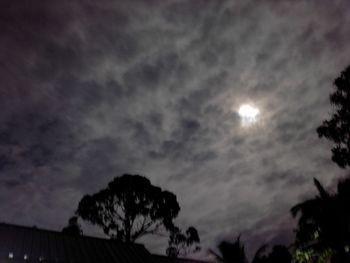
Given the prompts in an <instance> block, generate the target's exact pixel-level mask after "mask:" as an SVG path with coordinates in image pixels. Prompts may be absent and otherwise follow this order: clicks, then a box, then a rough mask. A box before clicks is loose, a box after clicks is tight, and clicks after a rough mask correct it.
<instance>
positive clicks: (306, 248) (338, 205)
mask: <svg viewBox="0 0 350 263" xmlns="http://www.w3.org/2000/svg"><path fill="white" fill-rule="evenodd" d="M314 184H315V186H316V188H317V190H318V195H317V196H315V197H314V198H312V199H309V200H306V201H304V202H302V203H299V204H297V205H295V206H294V207H292V209H291V213H292V215H293V217H298V216H299V218H298V228H297V229H296V241H295V247H296V253H295V254H296V256H297V259H296V260H297V261H299V262H327V260H330V261H331V262H332V263H343V262H350V255H349V253H348V252H349V250H350V181H349V180H345V181H342V182H339V183H338V191H337V193H335V194H331V193H328V192H327V191H326V190H325V189H324V187H323V186H322V184H321V183H320V182H319V181H318V180H317V179H314Z"/></svg>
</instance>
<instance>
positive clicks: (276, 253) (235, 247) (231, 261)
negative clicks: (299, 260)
mask: <svg viewBox="0 0 350 263" xmlns="http://www.w3.org/2000/svg"><path fill="white" fill-rule="evenodd" d="M267 247H268V246H267V245H262V246H261V247H260V248H259V249H258V250H257V251H256V252H255V255H254V257H253V259H252V261H251V262H252V263H291V262H292V255H291V254H290V252H289V250H288V248H287V247H285V246H282V245H276V246H274V247H273V248H272V250H271V251H270V252H269V253H266V249H267ZM218 249H219V251H220V254H221V256H220V255H218V254H216V253H215V252H214V251H212V250H209V252H210V253H211V254H213V255H214V256H215V257H216V259H217V261H218V262H221V263H248V262H249V261H248V259H247V256H246V253H245V249H244V244H243V243H242V242H241V240H240V236H238V237H237V239H236V240H235V241H234V242H228V241H222V242H220V244H219V246H218Z"/></svg>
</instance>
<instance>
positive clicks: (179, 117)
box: [0, 0, 350, 257]
mask: <svg viewBox="0 0 350 263" xmlns="http://www.w3.org/2000/svg"><path fill="white" fill-rule="evenodd" d="M349 10H350V2H349V1H348V0H342V1H340V0H332V1H326V0H325V1H320V0H308V1H306V0H305V1H302V0H300V1H296V0H262V1H258V0H254V1H253V0H239V1H238V0H237V1H228V0H220V1H219V0H215V1H214V0H213V1H210V0H191V1H188V0H187V1H180V0H169V1H165V0H129V1H112V0H100V1H92V0H91V1H88V0H76V1H71V0H60V1H52V0H45V1H36V0H31V1H29V0H24V1H13V0H12V1H10V0H3V1H1V2H0V80H1V89H0V107H1V108H0V123H1V125H0V211H1V216H0V220H1V221H4V222H11V223H15V224H23V225H29V226H32V225H36V226H38V227H43V228H49V229H55V230H60V229H62V227H63V226H64V225H66V223H67V220H68V218H69V217H70V216H71V215H72V214H73V213H74V211H75V209H76V208H77V204H78V202H79V200H80V199H81V198H82V196H83V195H84V194H87V193H94V192H96V191H98V190H100V189H101V188H103V187H105V186H106V184H107V183H108V182H109V181H110V180H111V179H112V178H114V177H115V176H118V175H122V174H124V173H131V174H141V175H144V176H146V177H148V178H149V179H150V180H151V181H152V183H153V184H155V185H159V186H161V187H162V188H163V189H167V190H170V191H172V192H173V193H175V194H176V195H177V198H178V201H179V203H180V206H181V212H180V215H179V217H178V219H177V221H176V222H177V223H178V224H179V225H180V226H182V227H184V228H186V227H188V226H190V225H193V226H195V227H196V228H197V229H198V231H199V234H200V237H201V240H202V244H201V245H202V247H203V249H202V252H201V257H203V256H205V254H206V251H207V249H208V248H215V247H216V245H217V243H218V242H219V241H221V240H223V239H231V240H232V239H233V238H235V237H236V236H237V235H238V234H240V233H241V234H242V240H243V241H244V242H245V243H246V246H247V248H248V250H249V251H250V252H249V253H253V252H254V250H255V249H256V247H258V246H259V245H261V244H262V243H264V242H270V243H280V242H282V243H284V244H288V243H290V242H291V241H292V240H293V232H292V229H293V227H294V222H293V220H292V219H291V216H290V213H289V209H290V208H291V206H292V205H294V204H296V203H297V202H299V201H301V200H303V199H305V198H306V197H310V196H312V195H313V194H315V193H316V190H315V189H314V186H313V184H312V178H313V177H317V178H318V179H320V181H321V182H322V183H323V184H324V185H326V186H328V187H331V186H332V185H334V184H335V181H336V180H337V178H340V177H341V176H344V174H345V171H343V170H341V169H339V168H338V167H337V166H336V165H335V164H333V163H332V161H331V151H330V148H331V145H330V143H329V142H327V141H326V140H325V139H319V138H318V137H317V133H316V128H317V127H318V126H319V125H320V124H321V122H322V120H324V119H325V118H327V117H328V116H329V113H331V106H330V105H329V101H328V97H329V94H330V92H331V91H332V83H333V80H334V79H335V78H336V77H337V76H338V75H339V74H340V72H341V71H342V70H343V69H344V68H345V67H346V66H347V65H348V64H350V57H349V55H350V45H349V43H350V15H349ZM244 103H251V104H252V105H255V106H256V107H257V108H258V109H259V111H260V114H259V116H258V119H257V121H256V122H255V123H253V124H251V125H248V126H247V125H245V126H244V125H242V123H241V119H240V117H239V115H238V114H237V110H238V108H239V106H240V105H241V104H244ZM84 230H85V234H91V235H100V234H99V233H98V230H97V229H95V228H91V227H88V226H86V225H84ZM140 242H141V243H145V245H146V247H147V248H148V249H150V251H151V252H154V253H164V248H165V246H166V239H165V240H163V239H159V238H157V237H156V238H147V239H144V240H140ZM197 256H198V255H197Z"/></svg>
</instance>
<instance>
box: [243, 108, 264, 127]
mask: <svg viewBox="0 0 350 263" xmlns="http://www.w3.org/2000/svg"><path fill="white" fill-rule="evenodd" d="M238 114H239V116H240V117H241V119H242V123H243V124H246V125H248V124H253V123H255V122H256V121H257V119H258V116H259V114H260V111H259V109H258V108H256V107H254V106H252V105H249V104H243V105H241V106H240V107H239V110H238Z"/></svg>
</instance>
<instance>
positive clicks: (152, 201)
mask: <svg viewBox="0 0 350 263" xmlns="http://www.w3.org/2000/svg"><path fill="white" fill-rule="evenodd" d="M179 211H180V206H179V204H178V202H177V199H176V196H175V195H174V194H173V193H171V192H168V191H163V190H162V189H161V188H160V187H156V186H154V185H152V184H151V182H150V181H149V180H148V179H147V178H145V177H143V176H140V175H129V174H124V175H122V176H120V177H116V178H114V180H113V181H111V182H110V183H109V184H108V186H107V188H105V189H103V190H101V191H99V192H98V193H95V194H93V195H86V196H84V197H83V198H82V200H81V201H80V203H79V205H78V209H77V211H76V213H77V215H79V216H80V217H81V218H82V219H83V220H86V221H88V222H90V223H92V224H94V225H97V226H100V227H101V228H102V229H103V231H104V233H105V234H106V235H108V236H110V237H111V238H113V239H118V240H121V241H124V242H135V240H136V239H138V238H140V237H142V236H144V235H147V234H157V233H159V232H160V231H162V230H171V229H173V228H174V223H173V219H174V218H176V216H177V215H178V213H179Z"/></svg>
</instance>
